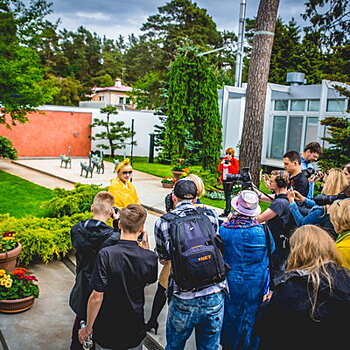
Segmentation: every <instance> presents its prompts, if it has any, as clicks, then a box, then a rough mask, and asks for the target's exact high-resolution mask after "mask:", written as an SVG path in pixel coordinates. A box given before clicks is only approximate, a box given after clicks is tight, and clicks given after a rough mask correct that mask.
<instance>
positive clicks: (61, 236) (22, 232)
mask: <svg viewBox="0 0 350 350" xmlns="http://www.w3.org/2000/svg"><path fill="white" fill-rule="evenodd" d="M89 218H91V213H83V214H75V215H72V216H70V217H68V216H63V217H60V218H36V217H34V216H26V217H24V218H20V219H18V218H14V217H12V216H10V215H9V214H2V215H0V232H1V231H2V232H4V231H14V232H15V233H16V239H17V240H18V241H19V242H20V243H21V244H22V252H21V255H20V256H19V264H21V265H28V264H29V263H30V262H31V261H33V260H34V259H36V258H40V259H41V260H42V261H43V262H45V263H48V262H50V261H52V260H53V259H55V258H57V259H59V258H61V257H63V256H65V255H66V254H67V253H68V252H69V251H70V250H71V249H72V243H71V237H70V229H71V227H72V226H73V225H75V224H77V223H78V222H79V221H82V220H86V219H89Z"/></svg>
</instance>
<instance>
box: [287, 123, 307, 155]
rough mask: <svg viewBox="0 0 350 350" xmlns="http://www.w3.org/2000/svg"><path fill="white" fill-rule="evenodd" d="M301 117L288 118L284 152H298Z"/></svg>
mask: <svg viewBox="0 0 350 350" xmlns="http://www.w3.org/2000/svg"><path fill="white" fill-rule="evenodd" d="M303 119H304V118H303V117H302V116H300V117H294V116H292V117H289V127H288V141H287V149H286V151H287V152H288V151H297V152H299V151H300V145H301V137H302V129H303Z"/></svg>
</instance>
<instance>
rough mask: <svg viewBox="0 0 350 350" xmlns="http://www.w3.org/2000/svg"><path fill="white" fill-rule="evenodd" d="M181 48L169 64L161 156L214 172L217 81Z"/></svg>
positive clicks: (204, 65)
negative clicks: (197, 162)
mask: <svg viewBox="0 0 350 350" xmlns="http://www.w3.org/2000/svg"><path fill="white" fill-rule="evenodd" d="M197 53H198V50H197V49H195V48H188V47H187V48H184V49H183V50H181V52H180V54H179V55H178V56H177V57H176V59H175V61H174V63H173V64H172V65H171V68H170V72H169V88H168V102H167V119H166V121H165V136H164V148H163V156H166V157H169V158H171V159H172V160H175V159H176V158H185V159H187V160H189V159H194V158H195V157H194V156H195V154H194V153H196V155H197V156H199V158H200V159H201V163H202V166H203V168H204V169H206V170H210V171H211V172H214V171H215V170H216V164H217V161H218V158H219V155H220V149H221V141H222V131H221V129H222V125H221V120H220V114H219V107H218V95H217V82H216V78H215V75H214V73H213V71H212V69H211V68H210V66H209V64H208V61H207V60H206V58H205V57H203V56H201V57H198V56H197Z"/></svg>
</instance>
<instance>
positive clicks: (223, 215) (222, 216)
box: [219, 212, 230, 218]
mask: <svg viewBox="0 0 350 350" xmlns="http://www.w3.org/2000/svg"><path fill="white" fill-rule="evenodd" d="M228 214H230V213H226V212H223V213H222V214H220V215H219V218H225V217H226V216H228Z"/></svg>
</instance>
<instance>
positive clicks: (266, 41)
mask: <svg viewBox="0 0 350 350" xmlns="http://www.w3.org/2000/svg"><path fill="white" fill-rule="evenodd" d="M278 5H279V0H260V5H259V10H258V15H257V18H256V25H255V35H254V39H253V47H252V53H251V58H250V64H249V73H248V84H247V94H246V104H245V112H244V123H243V132H242V141H241V147H240V153H239V159H240V166H241V167H250V171H251V174H252V177H253V181H254V183H255V184H256V185H259V172H260V168H261V150H262V137H263V127H264V115H265V100H266V88H267V81H268V76H269V68H270V58H271V51H272V45H273V38H274V36H273V33H274V31H275V24H276V16H277V10H278Z"/></svg>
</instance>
